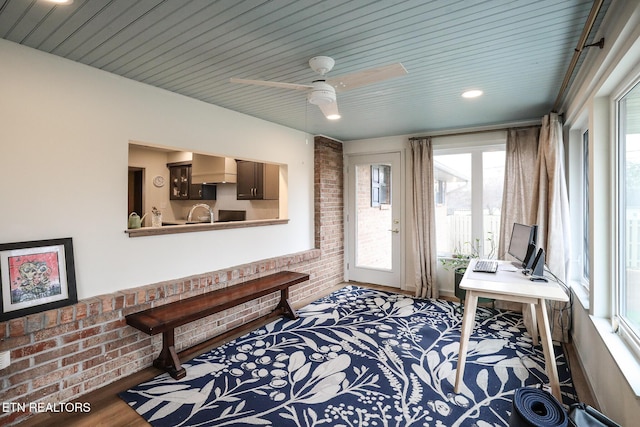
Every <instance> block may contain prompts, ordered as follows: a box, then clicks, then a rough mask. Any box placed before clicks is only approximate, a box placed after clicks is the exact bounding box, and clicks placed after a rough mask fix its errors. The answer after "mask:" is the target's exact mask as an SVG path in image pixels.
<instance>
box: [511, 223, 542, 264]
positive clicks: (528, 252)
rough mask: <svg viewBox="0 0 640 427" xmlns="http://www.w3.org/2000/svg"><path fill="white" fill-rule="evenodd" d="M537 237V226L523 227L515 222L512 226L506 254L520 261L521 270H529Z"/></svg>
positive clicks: (534, 252)
mask: <svg viewBox="0 0 640 427" xmlns="http://www.w3.org/2000/svg"><path fill="white" fill-rule="evenodd" d="M537 237H538V226H537V225H524V224H518V223H517V222H516V223H514V224H513V230H512V232H511V241H510V242H509V250H508V252H509V255H511V256H512V257H514V258H515V259H517V260H518V261H520V263H521V264H522V268H530V264H531V261H533V258H534V257H535V254H536V241H537Z"/></svg>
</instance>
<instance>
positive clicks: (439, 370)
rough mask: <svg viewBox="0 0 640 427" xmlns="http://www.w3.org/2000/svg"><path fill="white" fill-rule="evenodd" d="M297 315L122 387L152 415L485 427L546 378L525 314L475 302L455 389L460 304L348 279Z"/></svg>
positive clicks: (161, 418)
mask: <svg viewBox="0 0 640 427" xmlns="http://www.w3.org/2000/svg"><path fill="white" fill-rule="evenodd" d="M298 314H299V315H300V318H299V319H297V320H288V319H285V318H281V319H278V320H275V321H273V322H271V323H269V324H267V325H266V326H264V327H262V328H260V329H257V330H255V331H253V332H251V333H249V334H247V335H245V336H243V337H241V338H238V339H236V340H234V341H231V342H229V343H228V344H225V345H223V346H221V347H218V348H215V349H213V350H212V351H210V352H208V353H205V354H203V355H201V356H199V357H196V358H194V359H192V360H191V361H189V362H187V363H184V364H183V366H184V367H185V368H186V371H187V376H186V377H185V378H183V379H181V380H174V379H173V378H171V377H170V376H169V375H168V374H162V375H159V376H158V377H156V378H154V379H152V380H150V381H147V382H145V383H142V384H140V385H138V386H137V387H134V388H132V389H130V390H127V391H125V392H122V393H120V395H119V396H120V397H121V398H122V399H123V400H124V401H126V402H127V403H128V404H129V405H130V406H131V407H132V408H134V409H135V410H136V411H137V412H138V413H139V414H140V415H141V416H142V417H144V419H145V420H147V421H148V422H149V423H150V424H151V425H153V426H275V427H285V426H299V427H302V426H304V427H316V426H332V427H352V426H364V427H391V426H395V427H407V426H440V427H445V426H446V427H449V426H452V427H455V426H477V427H489V426H506V425H508V424H509V415H510V412H511V408H512V406H511V405H512V404H511V401H512V396H513V393H514V390H515V389H517V388H519V387H523V386H529V385H535V384H539V383H545V382H547V381H548V380H547V376H546V374H545V371H544V355H543V353H542V348H541V347H540V346H538V347H534V346H533V345H532V340H531V337H530V336H529V335H528V334H527V333H526V332H525V327H524V324H523V321H522V316H521V315H520V314H518V313H512V312H507V311H499V310H493V309H487V308H478V315H477V317H476V326H475V329H474V333H473V335H472V336H471V340H470V342H469V350H468V356H467V365H466V367H465V376H464V385H463V386H461V390H460V393H459V394H456V393H454V391H453V383H454V381H455V373H456V365H457V360H458V347H459V340H460V325H461V321H462V314H461V311H460V307H459V304H458V303H454V302H449V301H442V300H423V299H416V298H412V297H410V296H407V295H401V294H394V293H388V292H383V291H379V290H372V289H368V288H360V287H354V286H347V287H345V288H343V289H341V290H339V291H336V292H334V293H333V294H331V295H329V296H327V297H325V298H322V299H320V300H318V301H316V302H314V303H312V304H310V305H308V306H306V307H304V308H302V309H300V310H299V311H298ZM555 347H556V348H555V352H556V362H557V365H558V374H559V376H560V381H561V387H562V391H563V400H564V403H565V404H570V403H574V402H575V401H576V400H577V399H576V397H575V391H574V389H573V386H572V383H571V373H570V371H569V368H568V366H567V363H566V361H565V357H564V354H563V351H562V347H561V346H559V345H557V346H555Z"/></svg>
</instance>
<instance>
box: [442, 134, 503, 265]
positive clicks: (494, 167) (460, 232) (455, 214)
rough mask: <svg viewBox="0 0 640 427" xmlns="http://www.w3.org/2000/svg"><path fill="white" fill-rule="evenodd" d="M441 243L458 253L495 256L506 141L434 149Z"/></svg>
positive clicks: (449, 251) (448, 252)
mask: <svg viewBox="0 0 640 427" xmlns="http://www.w3.org/2000/svg"><path fill="white" fill-rule="evenodd" d="M433 159H434V181H435V182H434V189H435V199H436V245H437V250H438V255H439V256H443V257H444V256H450V255H451V254H454V253H463V254H472V255H477V256H479V257H484V258H489V257H494V258H495V257H496V252H497V244H498V238H499V233H500V209H501V207H502V187H503V183H504V163H505V151H504V146H503V145H502V146H500V147H495V146H491V147H482V148H473V149H465V150H456V151H450V150H437V151H435V152H434V158H433Z"/></svg>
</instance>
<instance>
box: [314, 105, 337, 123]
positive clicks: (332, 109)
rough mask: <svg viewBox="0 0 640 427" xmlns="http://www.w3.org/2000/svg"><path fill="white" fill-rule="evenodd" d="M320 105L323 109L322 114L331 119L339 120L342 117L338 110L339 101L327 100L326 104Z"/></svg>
mask: <svg viewBox="0 0 640 427" xmlns="http://www.w3.org/2000/svg"><path fill="white" fill-rule="evenodd" d="M318 107H319V108H320V110H321V111H322V114H324V116H325V117H326V118H327V119H329V120H337V119H339V118H340V112H339V111H338V103H337V102H327V103H324V104H318Z"/></svg>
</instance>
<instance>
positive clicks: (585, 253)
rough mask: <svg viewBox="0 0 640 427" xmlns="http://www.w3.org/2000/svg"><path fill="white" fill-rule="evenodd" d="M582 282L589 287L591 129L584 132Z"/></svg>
mask: <svg viewBox="0 0 640 427" xmlns="http://www.w3.org/2000/svg"><path fill="white" fill-rule="evenodd" d="M582 212H583V213H584V216H583V217H582V284H583V285H584V286H585V287H586V288H587V289H589V275H590V272H589V271H590V269H591V264H590V262H589V256H590V252H589V131H588V130H587V131H585V132H584V133H583V134H582Z"/></svg>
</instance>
